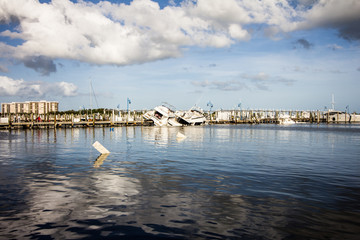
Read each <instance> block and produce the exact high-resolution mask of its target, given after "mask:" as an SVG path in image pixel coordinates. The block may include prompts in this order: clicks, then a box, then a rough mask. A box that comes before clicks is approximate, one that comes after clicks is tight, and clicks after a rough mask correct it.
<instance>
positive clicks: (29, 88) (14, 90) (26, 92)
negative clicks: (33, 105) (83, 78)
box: [0, 76, 77, 97]
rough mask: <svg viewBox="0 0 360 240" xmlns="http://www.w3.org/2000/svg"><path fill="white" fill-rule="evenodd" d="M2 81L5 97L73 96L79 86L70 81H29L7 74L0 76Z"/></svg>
mask: <svg viewBox="0 0 360 240" xmlns="http://www.w3.org/2000/svg"><path fill="white" fill-rule="evenodd" d="M0 82H1V86H0V95H1V96H4V97H6V96H21V95H22V96H29V97H45V96H59V97H71V96H76V95H77V86H76V85H75V84H73V83H68V82H56V83H46V82H41V81H36V82H27V81H24V80H23V79H18V80H16V79H12V78H9V77H6V76H0Z"/></svg>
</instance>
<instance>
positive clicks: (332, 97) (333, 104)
mask: <svg viewBox="0 0 360 240" xmlns="http://www.w3.org/2000/svg"><path fill="white" fill-rule="evenodd" d="M331 109H332V110H335V97H334V94H332V95H331Z"/></svg>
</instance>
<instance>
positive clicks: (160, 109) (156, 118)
mask: <svg viewBox="0 0 360 240" xmlns="http://www.w3.org/2000/svg"><path fill="white" fill-rule="evenodd" d="M143 116H144V118H145V119H147V120H152V121H153V122H154V125H155V126H160V127H161V126H182V125H181V124H180V123H178V122H177V121H176V116H175V111H174V110H172V108H171V106H170V105H166V104H163V105H161V106H157V107H155V108H154V110H152V111H148V112H146V113H145V114H144V115H143Z"/></svg>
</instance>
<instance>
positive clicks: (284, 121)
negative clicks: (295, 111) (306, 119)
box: [279, 117, 296, 125]
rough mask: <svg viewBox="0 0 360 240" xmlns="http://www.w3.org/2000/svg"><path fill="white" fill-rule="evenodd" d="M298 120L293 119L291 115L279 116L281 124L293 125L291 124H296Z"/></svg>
mask: <svg viewBox="0 0 360 240" xmlns="http://www.w3.org/2000/svg"><path fill="white" fill-rule="evenodd" d="M295 123H296V122H295V121H294V120H292V119H291V118H290V117H282V118H279V124H281V125H291V124H295Z"/></svg>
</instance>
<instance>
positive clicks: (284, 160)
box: [0, 124, 360, 239]
mask: <svg viewBox="0 0 360 240" xmlns="http://www.w3.org/2000/svg"><path fill="white" fill-rule="evenodd" d="M178 132H181V133H183V134H184V135H186V136H187V138H186V139H183V140H179V139H177V137H176V135H177V133H178ZM95 141H99V142H100V143H101V144H103V145H104V146H105V147H106V148H107V149H108V150H109V151H110V152H111V153H110V154H109V155H108V156H104V155H103V156H99V153H98V152H97V151H96V150H95V149H94V148H93V147H92V146H91V145H92V143H94V142H95ZM359 236H360V126H359V125H316V124H313V125H307V124H297V125H292V126H279V125H211V126H201V127H185V128H159V127H119V128H114V129H113V131H111V129H109V128H95V129H93V128H79V129H74V128H73V129H42V130H15V131H2V132H0V239H358V237H359Z"/></svg>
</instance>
